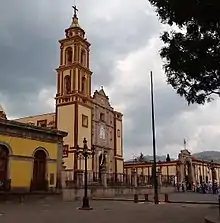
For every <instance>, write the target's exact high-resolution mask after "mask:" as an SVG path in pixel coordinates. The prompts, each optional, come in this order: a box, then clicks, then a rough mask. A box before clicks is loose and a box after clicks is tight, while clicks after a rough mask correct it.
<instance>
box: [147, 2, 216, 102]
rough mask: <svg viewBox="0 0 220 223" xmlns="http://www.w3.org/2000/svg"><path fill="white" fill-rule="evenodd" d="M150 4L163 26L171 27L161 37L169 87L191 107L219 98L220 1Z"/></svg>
mask: <svg viewBox="0 0 220 223" xmlns="http://www.w3.org/2000/svg"><path fill="white" fill-rule="evenodd" d="M149 2H150V3H151V4H152V5H153V6H154V7H155V8H156V12H157V14H158V16H159V18H160V20H161V22H162V23H164V24H167V25H169V26H170V27H171V30H170V31H166V32H164V33H163V34H162V36H161V39H162V41H163V42H164V43H165V46H164V47H163V48H162V49H161V51H160V55H161V57H162V59H165V64H164V69H165V73H166V76H167V82H168V84H170V85H172V87H173V88H174V89H175V90H176V92H177V94H179V95H180V96H183V97H185V99H186V100H187V102H188V104H193V103H198V104H204V103H206V102H210V101H211V100H213V99H214V98H215V96H220V13H219V11H220V1H219V0H184V1H178V0H149ZM173 25H175V26H176V29H174V28H173Z"/></svg>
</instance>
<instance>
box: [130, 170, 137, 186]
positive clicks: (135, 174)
mask: <svg viewBox="0 0 220 223" xmlns="http://www.w3.org/2000/svg"><path fill="white" fill-rule="evenodd" d="M131 179H132V180H131V181H132V186H133V187H137V172H136V170H132V178H131Z"/></svg>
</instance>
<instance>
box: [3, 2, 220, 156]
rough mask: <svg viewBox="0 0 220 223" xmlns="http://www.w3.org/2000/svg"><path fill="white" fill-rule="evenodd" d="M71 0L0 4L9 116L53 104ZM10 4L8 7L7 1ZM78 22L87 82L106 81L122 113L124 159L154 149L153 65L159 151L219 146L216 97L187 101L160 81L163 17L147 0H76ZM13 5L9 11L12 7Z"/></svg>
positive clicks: (95, 85)
mask: <svg viewBox="0 0 220 223" xmlns="http://www.w3.org/2000/svg"><path fill="white" fill-rule="evenodd" d="M73 4H74V1H73V0H65V1H58V0H38V1H30V0H20V1H17V0H7V1H4V2H2V3H1V7H0V30H1V32H0V104H1V105H2V106H3V107H4V109H5V111H6V113H7V116H8V117H9V118H11V119H13V118H17V117H22V116H28V115H37V114H39V113H46V112H51V111H54V103H55V101H54V96H55V93H56V72H55V69H56V68H57V67H58V64H59V44H58V40H59V39H62V38H63V37H64V30H65V29H66V28H68V27H69V25H70V23H71V18H72V13H73V12H72V8H71V6H72V5H73ZM12 6H13V7H12ZM77 7H78V8H79V15H78V17H79V23H80V25H81V27H82V28H83V29H84V30H85V31H86V35H87V38H88V40H89V42H90V43H91V44H92V45H91V56H90V58H91V70H92V71H93V76H92V77H93V80H92V85H93V86H92V89H93V90H95V89H100V86H101V85H103V86H104V90H105V92H106V94H107V95H108V96H109V98H110V102H111V105H112V106H113V107H114V108H115V109H116V110H119V111H121V112H122V113H123V114H124V116H123V137H124V138H123V140H124V141H123V146H124V148H123V150H124V157H125V159H130V158H133V157H134V156H139V154H140V153H141V152H142V153H143V154H144V155H151V154H152V131H151V104H150V83H149V80H150V71H153V78H154V90H155V91H154V94H155V95H154V96H155V121H156V149H157V154H158V155H164V154H168V153H169V154H170V155H171V157H174V158H175V157H177V155H178V153H179V152H180V150H181V149H183V141H184V138H185V139H186V141H187V149H188V150H189V151H190V152H192V153H195V152H200V151H205V150H219V149H220V145H219V139H220V116H219V110H220V101H219V100H215V101H213V102H211V103H209V104H206V105H204V106H199V105H192V106H188V105H187V102H186V101H185V100H184V98H181V97H180V96H178V95H177V94H176V92H175V91H174V90H173V89H172V87H171V86H169V85H167V83H166V76H165V73H164V71H163V61H162V60H161V58H160V56H159V51H160V49H161V47H162V46H163V43H162V42H161V41H160V38H159V37H160V35H161V33H162V32H163V30H165V29H166V27H165V26H163V25H161V23H160V21H159V20H158V18H157V16H156V13H155V11H154V8H152V7H151V6H150V4H149V3H148V1H147V0H139V1H138V3H137V2H136V1H131V0H111V1H103V0H78V1H77ZM12 10H13V13H12Z"/></svg>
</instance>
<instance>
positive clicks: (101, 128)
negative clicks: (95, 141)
mask: <svg viewBox="0 0 220 223" xmlns="http://www.w3.org/2000/svg"><path fill="white" fill-rule="evenodd" d="M99 137H100V139H105V128H104V126H103V125H101V126H100V131H99Z"/></svg>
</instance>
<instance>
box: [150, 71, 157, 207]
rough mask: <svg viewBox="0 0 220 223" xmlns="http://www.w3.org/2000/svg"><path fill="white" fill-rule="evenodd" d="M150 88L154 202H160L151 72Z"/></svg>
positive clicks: (151, 76) (151, 75)
mask: <svg viewBox="0 0 220 223" xmlns="http://www.w3.org/2000/svg"><path fill="white" fill-rule="evenodd" d="M150 87H151V88H150V90H151V115H152V139H153V160H154V161H153V179H154V203H155V204H158V203H159V199H158V181H157V160H156V134H155V120H154V119H155V117H154V88H153V74H152V71H151V73H150Z"/></svg>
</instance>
